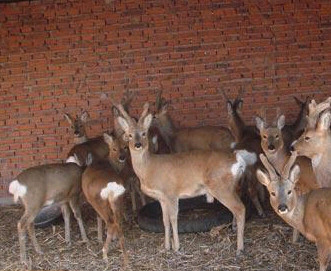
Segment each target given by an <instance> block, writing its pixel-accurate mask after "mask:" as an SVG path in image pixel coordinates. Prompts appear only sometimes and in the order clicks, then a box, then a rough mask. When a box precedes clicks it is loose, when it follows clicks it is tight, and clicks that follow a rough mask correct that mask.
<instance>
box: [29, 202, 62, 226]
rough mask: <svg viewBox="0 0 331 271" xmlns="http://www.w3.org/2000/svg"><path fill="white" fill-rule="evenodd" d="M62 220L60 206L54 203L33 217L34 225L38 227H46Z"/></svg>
mask: <svg viewBox="0 0 331 271" xmlns="http://www.w3.org/2000/svg"><path fill="white" fill-rule="evenodd" d="M62 220H63V219H62V212H61V206H60V205H59V204H56V203H55V204H52V205H49V206H45V207H44V208H42V209H41V210H40V212H39V213H38V215H37V216H36V218H35V219H34V225H35V226H36V227H38V228H46V227H48V226H50V225H54V224H58V223H59V222H61V221H62Z"/></svg>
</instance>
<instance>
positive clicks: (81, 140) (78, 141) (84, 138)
mask: <svg viewBox="0 0 331 271" xmlns="http://www.w3.org/2000/svg"><path fill="white" fill-rule="evenodd" d="M87 139H88V138H87V136H86V135H85V136H80V137H75V138H74V144H75V145H78V144H82V143H84V142H86V141H87Z"/></svg>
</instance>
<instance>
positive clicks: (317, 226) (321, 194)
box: [257, 152, 331, 271]
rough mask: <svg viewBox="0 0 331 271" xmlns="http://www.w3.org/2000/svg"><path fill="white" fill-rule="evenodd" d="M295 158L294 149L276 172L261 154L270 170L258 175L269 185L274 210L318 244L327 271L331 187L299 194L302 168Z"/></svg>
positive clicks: (330, 241)
mask: <svg viewBox="0 0 331 271" xmlns="http://www.w3.org/2000/svg"><path fill="white" fill-rule="evenodd" d="M296 157H297V153H296V152H293V153H292V155H291V157H290V158H289V160H288V161H287V163H286V164H285V167H284V169H283V170H282V171H281V172H277V170H276V169H275V168H274V166H273V165H272V164H271V163H270V162H269V161H268V159H267V158H266V157H265V156H264V155H263V154H261V155H260V159H261V161H262V163H263V165H264V166H265V168H266V169H267V171H268V173H266V172H263V171H261V170H258V171H257V177H258V179H259V181H260V182H261V183H262V184H263V185H265V186H266V187H267V189H268V191H269V193H270V204H271V206H272V208H273V209H274V211H275V212H276V213H277V214H278V215H279V216H280V217H281V218H282V219H284V220H285V222H286V223H288V224H289V225H291V226H292V227H294V228H296V229H297V230H298V231H300V233H302V234H303V235H304V236H305V237H306V238H307V239H308V240H310V241H312V242H315V243H316V246H317V253H318V258H319V262H320V271H326V270H327V267H328V261H329V260H330V259H331V188H320V189H316V190H312V191H310V192H308V193H307V194H303V195H298V193H297V191H296V189H295V185H296V183H297V182H298V180H299V179H300V177H299V175H300V167H299V166H298V165H295V166H293V164H294V162H295V160H296Z"/></svg>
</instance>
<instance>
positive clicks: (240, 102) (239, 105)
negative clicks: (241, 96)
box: [237, 100, 244, 112]
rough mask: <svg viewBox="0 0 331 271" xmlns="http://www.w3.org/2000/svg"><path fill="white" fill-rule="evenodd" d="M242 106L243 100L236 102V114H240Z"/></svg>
mask: <svg viewBox="0 0 331 271" xmlns="http://www.w3.org/2000/svg"><path fill="white" fill-rule="evenodd" d="M243 104H244V102H243V100H240V101H239V102H238V104H237V111H238V112H241V110H242V109H243Z"/></svg>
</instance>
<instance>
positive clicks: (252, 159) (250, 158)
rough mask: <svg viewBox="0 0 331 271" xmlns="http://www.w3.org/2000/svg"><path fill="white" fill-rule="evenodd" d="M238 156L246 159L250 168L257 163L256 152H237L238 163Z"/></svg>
mask: <svg viewBox="0 0 331 271" xmlns="http://www.w3.org/2000/svg"><path fill="white" fill-rule="evenodd" d="M238 155H239V156H241V158H242V159H244V161H245V163H246V164H247V165H248V166H252V165H254V164H255V163H256V161H257V155H256V153H255V152H248V151H246V150H239V151H236V157H237V161H238Z"/></svg>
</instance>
